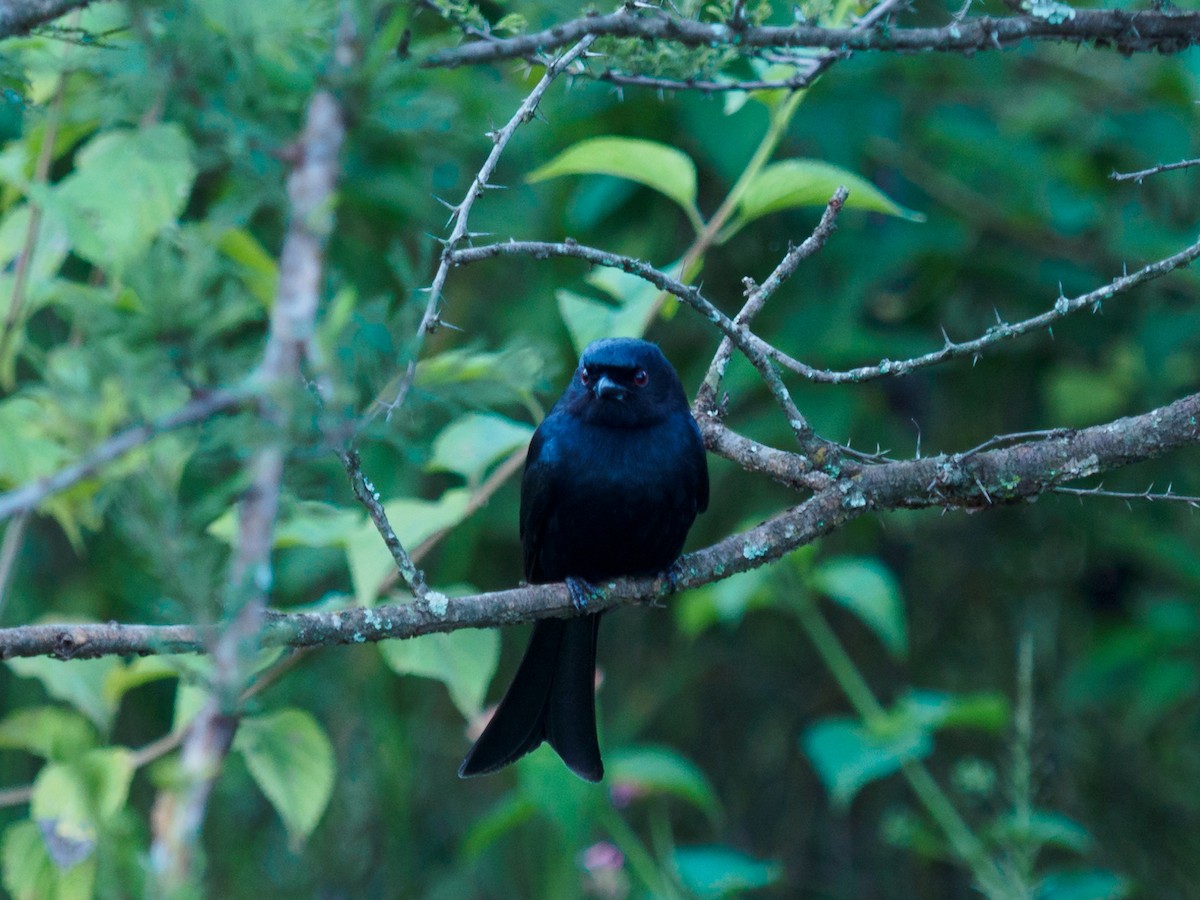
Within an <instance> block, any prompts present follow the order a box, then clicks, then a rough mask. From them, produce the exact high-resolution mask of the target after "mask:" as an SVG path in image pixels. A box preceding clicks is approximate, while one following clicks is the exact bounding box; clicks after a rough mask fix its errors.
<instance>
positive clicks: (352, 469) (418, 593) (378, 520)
mask: <svg viewBox="0 0 1200 900" xmlns="http://www.w3.org/2000/svg"><path fill="white" fill-rule="evenodd" d="M338 459H340V460H341V461H342V466H343V467H344V468H345V470H346V474H347V475H349V476H350V487H351V488H352V489H353V491H354V496H355V497H356V498H357V499H358V502H359V503H361V504H362V505H363V507H364V508H365V509H366V511H367V515H369V516H370V517H371V522H372V523H373V524H374V525H375V529H376V530H377V531H378V532H379V536H380V537H382V538H383V543H384V544H385V545H386V546H387V548H388V551H389V552H390V553H391V554H392V559H393V560H394V561H395V563H396V571H398V572H399V573H400V577H401V578H403V579H404V584H405V586H406V587H407V588H408V589H409V590H410V591H411V592H412V595H413V596H414V597H416V598H417V600H418V601H420V602H424V600H425V594H426V592H427V591H428V590H429V588H428V587H427V586H426V585H425V576H424V575H423V574H422V573H421V571H420V570H419V569H418V568H417V566H416V564H415V563H414V562H413V561H412V558H411V557H410V556H409V555H408V551H407V550H405V549H404V545H403V544H401V543H400V538H399V537H397V536H396V531H395V529H393V528H392V523H391V522H389V521H388V517H387V511H386V510H385V509H384V508H383V504H382V503H381V502H380V500H379V492H378V491H376V490H375V485H373V484H371V482H370V481H368V480H367V476H366V475H364V474H363V471H362V465H361V463H362V460H361V459H360V457H359V455H358V451H357V450H347V451H345V452H343V453H339V454H338Z"/></svg>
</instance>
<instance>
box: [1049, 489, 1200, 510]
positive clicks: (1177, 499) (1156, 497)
mask: <svg viewBox="0 0 1200 900" xmlns="http://www.w3.org/2000/svg"><path fill="white" fill-rule="evenodd" d="M1054 493H1056V494H1070V495H1072V496H1074V497H1110V498H1113V499H1115V500H1145V501H1147V502H1149V503H1160V502H1168V503H1186V504H1187V505H1188V506H1191V507H1193V508H1196V509H1200V497H1189V496H1186V495H1184V494H1176V493H1174V492H1173V491H1172V490H1171V488H1170V487H1168V488H1167V489H1166V491H1161V492H1158V493H1155V492H1154V485H1150V487H1148V488H1146V490H1144V491H1137V492H1134V491H1106V490H1104V486H1103V485H1099V486H1097V487H1094V488H1072V487H1056V488H1054Z"/></svg>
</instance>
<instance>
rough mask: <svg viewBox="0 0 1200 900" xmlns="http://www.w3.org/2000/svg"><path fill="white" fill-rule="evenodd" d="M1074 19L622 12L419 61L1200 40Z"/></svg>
mask: <svg viewBox="0 0 1200 900" xmlns="http://www.w3.org/2000/svg"><path fill="white" fill-rule="evenodd" d="M1071 13H1072V14H1071V15H1070V16H1064V17H1061V18H1060V17H1057V16H1052V17H1046V18H1043V17H1039V16H1036V15H1022V16H1003V17H993V16H979V17H974V18H972V17H968V18H964V19H961V20H958V21H955V22H952V23H951V24H949V25H945V26H942V27H940V28H873V29H869V30H859V29H856V28H853V27H851V28H822V27H820V26H817V25H793V26H777V25H762V26H746V27H743V28H740V29H737V30H736V31H735V30H734V29H733V28H731V27H730V26H729V25H728V24H727V23H724V22H697V21H695V20H692V19H685V18H682V17H680V16H676V15H672V14H669V13H666V12H663V11H661V10H646V9H638V10H633V9H628V8H625V9H622V10H619V11H618V12H615V13H611V14H609V15H603V16H584V17H583V18H580V19H573V20H571V21H567V22H560V23H558V24H557V25H554V26H552V27H550V28H548V29H546V30H544V31H538V32H534V33H532V34H523V35H519V36H517V37H512V38H504V39H498V38H492V37H490V36H489V37H487V38H486V39H485V40H480V41H475V42H473V43H469V44H464V45H463V46H461V47H455V48H453V49H450V50H442V51H440V52H438V53H434V54H433V55H432V56H429V57H427V58H426V59H424V60H423V61H422V62H421V65H422V66H425V67H453V66H462V65H477V64H479V63H488V62H496V61H498V60H503V59H522V58H526V57H529V56H530V55H531V54H536V53H544V52H547V51H550V50H554V49H555V48H558V47H564V46H566V45H568V44H572V43H574V42H576V41H579V40H582V39H583V38H586V37H593V38H595V37H624V38H641V39H643V40H656V41H664V42H669V43H675V44H680V45H682V46H685V47H713V46H718V47H719V46H734V45H736V46H738V47H739V48H746V49H747V50H754V49H766V48H770V49H781V48H795V47H813V48H818V49H824V50H829V51H833V52H845V51H850V52H854V51H862V50H879V51H890V52H899V53H917V52H929V51H933V52H941V53H970V52H977V51H981V50H1003V49H1006V48H1009V47H1015V46H1018V45H1020V44H1023V43H1025V42H1026V41H1037V42H1050V43H1076V44H1077V43H1080V42H1084V41H1086V42H1092V43H1094V44H1096V46H1098V47H1112V48H1113V49H1115V50H1117V51H1118V52H1120V53H1125V54H1129V53H1140V52H1148V51H1157V52H1159V53H1181V52H1183V51H1184V50H1187V49H1188V48H1189V47H1192V46H1193V45H1195V44H1196V43H1197V41H1198V40H1200V13H1196V12H1177V11H1173V10H1165V9H1154V10H1137V11H1131V10H1130V11H1127V10H1118V9H1072V10H1071Z"/></svg>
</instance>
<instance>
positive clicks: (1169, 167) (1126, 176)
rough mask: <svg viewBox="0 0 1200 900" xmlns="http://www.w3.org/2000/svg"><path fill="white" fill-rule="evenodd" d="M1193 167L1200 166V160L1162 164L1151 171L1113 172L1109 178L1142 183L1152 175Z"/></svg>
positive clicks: (1151, 168) (1153, 167) (1183, 160)
mask: <svg viewBox="0 0 1200 900" xmlns="http://www.w3.org/2000/svg"><path fill="white" fill-rule="evenodd" d="M1192 166H1200V159H1181V160H1180V161H1179V162H1173V163H1160V164H1159V165H1157V166H1151V167H1150V168H1149V169H1140V170H1139V171H1137V172H1113V173H1112V174H1111V175H1109V176H1108V177H1109V178H1110V179H1112V180H1113V181H1136V182H1137V183H1138V184H1141V183H1142V179H1143V178H1148V177H1149V176H1151V175H1158V174H1159V173H1161V172H1173V171H1175V170H1176V169H1190V168H1191V167H1192Z"/></svg>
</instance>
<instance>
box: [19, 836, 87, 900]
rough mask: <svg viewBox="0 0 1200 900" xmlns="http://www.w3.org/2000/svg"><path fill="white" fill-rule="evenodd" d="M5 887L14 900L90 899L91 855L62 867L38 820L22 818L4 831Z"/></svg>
mask: <svg viewBox="0 0 1200 900" xmlns="http://www.w3.org/2000/svg"><path fill="white" fill-rule="evenodd" d="M0 853H2V854H3V859H4V889H5V890H6V891H7V892H8V894H9V895H10V896H11V897H13V898H14V900H91V897H92V888H93V884H94V883H95V880H96V860H95V859H94V858H90V859H87V860H86V861H84V862H82V863H79V864H77V865H74V866H70V867H68V868H66V870H65V871H63V870H61V869H60V868H59V867H58V866H57V865H56V864H55V862H54V861H53V860H52V859H51V857H50V853H49V851H48V850H47V844H46V841H45V840H44V839H43V834H42V831H41V829H39V828H38V825H37V823H35V822H32V821H30V820H28V819H23V820H21V821H20V822H16V823H14V824H12V825H10V826H9V827H8V829H7V830H6V831H5V832H4V841H3V847H2V848H0Z"/></svg>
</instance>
